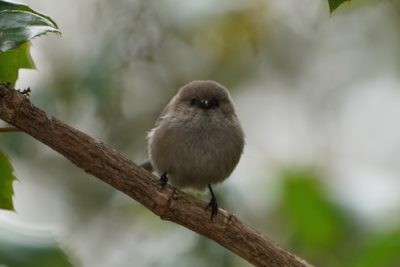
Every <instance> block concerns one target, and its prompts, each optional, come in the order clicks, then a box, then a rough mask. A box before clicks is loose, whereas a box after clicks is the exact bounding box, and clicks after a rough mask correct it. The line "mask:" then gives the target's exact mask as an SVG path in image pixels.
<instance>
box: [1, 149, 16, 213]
mask: <svg viewBox="0 0 400 267" xmlns="http://www.w3.org/2000/svg"><path fill="white" fill-rule="evenodd" d="M14 180H15V176H14V174H13V168H12V166H11V163H10V161H9V159H8V158H7V156H6V155H5V154H4V153H3V152H2V151H1V150H0V209H6V210H14V205H13V202H12V197H13V193H14V191H13V187H12V184H13V182H14Z"/></svg>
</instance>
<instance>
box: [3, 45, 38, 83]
mask: <svg viewBox="0 0 400 267" xmlns="http://www.w3.org/2000/svg"><path fill="white" fill-rule="evenodd" d="M21 68H24V69H34V68H35V64H34V63H33V60H32V58H31V55H30V53H29V43H24V44H22V45H21V46H20V47H18V48H17V49H14V50H9V51H7V52H3V53H1V52H0V82H9V83H11V84H13V85H14V84H15V81H16V80H17V79H18V71H19V69H21Z"/></svg>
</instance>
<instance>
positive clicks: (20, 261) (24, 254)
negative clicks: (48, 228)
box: [0, 228, 73, 267]
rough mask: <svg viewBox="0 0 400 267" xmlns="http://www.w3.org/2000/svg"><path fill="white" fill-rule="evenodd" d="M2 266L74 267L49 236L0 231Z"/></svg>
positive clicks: (0, 260) (0, 259) (0, 263)
mask: <svg viewBox="0 0 400 267" xmlns="http://www.w3.org/2000/svg"><path fill="white" fill-rule="evenodd" d="M0 266H7V267H55V266H57V267H72V266H73V265H72V264H71V263H70V261H69V259H68V257H67V256H66V255H65V253H64V252H63V251H62V250H61V249H60V248H59V247H58V245H57V244H56V242H55V241H54V240H52V239H51V238H50V237H47V236H28V235H26V234H21V233H16V232H12V231H8V230H6V229H3V228H2V229H0Z"/></svg>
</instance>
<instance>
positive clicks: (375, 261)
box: [273, 168, 400, 267]
mask: <svg viewBox="0 0 400 267" xmlns="http://www.w3.org/2000/svg"><path fill="white" fill-rule="evenodd" d="M322 177H323V175H322V174H321V173H319V172H318V171H316V170H315V169H313V168H304V169H298V168H289V169H288V170H285V171H283V172H282V186H283V188H282V194H281V199H280V201H279V203H278V205H277V210H276V211H275V213H274V214H273V216H276V218H275V219H274V220H275V221H276V222H277V223H278V224H279V227H278V230H277V231H278V232H279V231H282V233H281V236H286V241H285V243H286V247H288V248H289V250H291V251H293V252H294V253H295V254H297V255H301V257H303V258H305V259H307V260H308V261H309V262H311V263H313V264H314V265H315V266H327V267H329V266H332V267H339V266H347V267H372V266H380V267H395V266H399V265H400V254H399V253H398V251H399V249H400V231H398V230H396V231H392V230H388V232H383V233H379V234H376V233H375V234H374V233H371V232H369V231H368V230H367V229H364V228H363V226H362V223H361V222H357V220H355V218H353V217H352V216H351V213H350V212H349V211H347V210H345V209H344V208H343V207H341V206H339V205H337V204H335V203H334V202H333V201H332V200H331V198H330V197H329V194H328V193H327V192H328V191H327V190H326V188H325V186H324V185H323V184H322V183H321V181H322V180H323V179H321V178H322Z"/></svg>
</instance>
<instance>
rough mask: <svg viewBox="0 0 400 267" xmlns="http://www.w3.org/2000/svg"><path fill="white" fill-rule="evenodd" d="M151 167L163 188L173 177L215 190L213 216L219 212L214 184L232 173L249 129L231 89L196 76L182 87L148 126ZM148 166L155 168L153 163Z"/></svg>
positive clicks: (191, 185) (180, 184)
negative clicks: (245, 128)
mask: <svg viewBox="0 0 400 267" xmlns="http://www.w3.org/2000/svg"><path fill="white" fill-rule="evenodd" d="M147 139H148V151H149V156H150V163H151V166H152V168H153V169H154V170H155V171H156V172H157V173H158V174H159V175H160V180H159V182H160V184H161V187H162V188H163V187H164V186H165V185H166V184H167V183H168V181H169V182H170V183H171V184H172V185H174V186H176V187H178V188H181V189H183V188H192V189H196V190H205V189H206V188H207V187H208V189H209V191H210V194H211V199H210V202H209V203H208V205H207V207H206V209H208V208H211V219H212V218H213V217H214V216H215V215H216V214H217V212H218V204H217V199H216V198H215V195H214V192H213V190H212V187H211V185H212V184H216V183H219V182H222V181H224V180H225V179H226V178H228V177H229V175H230V174H231V173H232V171H233V170H234V168H235V167H236V165H237V163H238V162H239V159H240V157H241V155H242V152H243V147H244V134H243V130H242V127H241V126H240V122H239V120H238V118H237V116H236V113H235V108H234V105H233V102H232V99H231V97H230V95H229V92H228V90H227V89H226V88H225V87H223V86H222V85H221V84H219V83H217V82H215V81H193V82H190V83H188V84H186V85H185V86H183V87H182V88H180V90H179V91H178V93H177V94H176V95H175V96H174V97H173V98H172V99H171V101H170V102H169V103H168V105H167V106H166V107H165V108H164V110H163V111H162V113H161V115H160V117H159V118H158V120H157V122H156V124H155V126H154V128H153V129H152V130H151V131H150V132H149V134H148V136H147ZM145 165H147V166H144V167H145V168H146V167H147V169H150V165H149V163H147V164H145Z"/></svg>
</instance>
